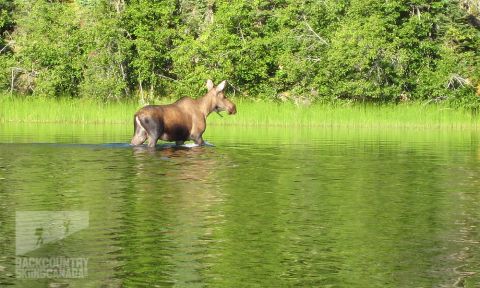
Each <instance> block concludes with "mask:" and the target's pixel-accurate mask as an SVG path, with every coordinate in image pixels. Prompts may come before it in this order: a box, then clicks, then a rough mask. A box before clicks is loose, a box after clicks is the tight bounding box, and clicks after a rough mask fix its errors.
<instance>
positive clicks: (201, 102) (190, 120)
mask: <svg viewBox="0 0 480 288" xmlns="http://www.w3.org/2000/svg"><path fill="white" fill-rule="evenodd" d="M225 86H226V81H223V82H222V83H220V84H219V85H218V86H217V87H214V84H213V82H212V81H211V80H208V81H207V88H208V92H207V94H205V95H204V96H203V97H201V98H199V99H192V98H189V97H183V98H181V99H179V100H177V101H176V102H175V103H172V104H168V105H148V106H145V107H143V108H142V109H140V110H139V111H138V112H137V113H135V116H134V120H133V121H134V129H135V133H134V135H133V138H132V141H131V142H130V143H131V144H132V145H140V144H143V143H144V142H145V141H146V140H147V138H148V146H149V147H155V145H156V143H157V141H158V139H161V140H164V141H175V142H176V143H177V144H183V142H184V141H187V140H193V141H194V142H195V143H196V144H198V145H202V144H204V141H203V138H202V135H203V132H205V129H206V127H207V125H206V119H207V116H208V115H209V114H210V113H212V112H213V111H216V112H220V111H227V112H228V114H235V113H237V108H236V106H235V104H233V103H232V102H231V101H230V100H228V99H227V98H226V97H225V94H224V92H223V91H224V89H225Z"/></svg>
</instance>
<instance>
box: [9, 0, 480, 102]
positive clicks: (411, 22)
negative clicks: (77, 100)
mask: <svg viewBox="0 0 480 288" xmlns="http://www.w3.org/2000/svg"><path fill="white" fill-rule="evenodd" d="M479 7H480V3H479V1H477V0H463V1H453V0H409V1H403V0H391V1H375V0H325V1H317V0H255V1H240V0H157V1H153V0H70V1H68V0H63V1H61V0H0V8H1V12H0V33H1V35H2V38H1V39H0V50H1V52H0V69H1V70H0V86H1V87H0V89H2V90H4V91H9V90H13V92H15V93H18V94H24V95H33V96H44V97H62V96H69V97H88V98H98V99H101V100H109V99H126V98H142V99H151V98H153V97H162V96H170V95H198V94H200V93H201V91H203V90H204V82H205V80H206V79H207V78H212V79H215V80H216V81H219V80H222V79H228V80H229V83H230V84H231V88H230V89H231V91H232V93H235V94H236V95H241V96H242V97H247V98H268V99H276V100H282V101H285V100H288V101H296V102H299V101H300V102H307V103H308V102H310V101H312V100H313V101H335V100H337V99H340V100H347V101H375V102H396V101H409V100H424V101H431V102H437V101H448V102H451V103H454V104H457V105H462V106H477V105H478V103H479V102H480V101H479V100H478V99H479V95H478V94H479V93H480V91H478V92H477V91H476V90H477V89H480V50H479V48H480V28H479V27H480V19H479V10H480V9H479ZM477 87H478V88H477Z"/></svg>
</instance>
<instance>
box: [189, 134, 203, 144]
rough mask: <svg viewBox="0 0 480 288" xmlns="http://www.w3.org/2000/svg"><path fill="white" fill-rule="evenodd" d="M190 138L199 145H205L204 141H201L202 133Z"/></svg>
mask: <svg viewBox="0 0 480 288" xmlns="http://www.w3.org/2000/svg"><path fill="white" fill-rule="evenodd" d="M192 140H193V142H195V144H197V145H199V146H202V145H205V141H203V138H202V135H199V136H197V137H192Z"/></svg>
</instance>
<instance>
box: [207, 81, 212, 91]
mask: <svg viewBox="0 0 480 288" xmlns="http://www.w3.org/2000/svg"><path fill="white" fill-rule="evenodd" d="M207 89H208V91H210V90H212V89H213V81H212V80H210V79H208V80H207Z"/></svg>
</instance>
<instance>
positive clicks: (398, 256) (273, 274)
mask: <svg viewBox="0 0 480 288" xmlns="http://www.w3.org/2000/svg"><path fill="white" fill-rule="evenodd" d="M130 135H131V127H130V126H122V125H117V126H114V125H111V126H108V125H106V126H78V125H59V124H43V125H21V124H15V125H14V124H1V125H0V286H1V287H4V286H8V285H14V286H15V287H164V286H177V287H206V286H208V287H290V286H303V287H455V286H457V287H479V286H480V274H479V273H478V272H480V268H479V267H480V245H479V241H480V228H479V219H480V218H479V216H480V209H479V207H480V193H479V190H480V177H479V176H480V138H479V135H480V131H470V130H458V131H456V130H395V129H387V128H385V129H380V128H377V129H373V130H372V129H348V128H295V129H284V128H253V127H247V128H241V127H209V128H208V130H207V134H206V137H205V138H206V139H207V141H209V142H211V143H213V144H214V145H215V147H197V148H167V147H163V146H159V147H157V149H155V150H151V149H146V148H142V147H140V148H132V147H129V146H128V145H125V144H124V143H126V142H128V141H129V139H130ZM28 211H30V212H28ZM62 211H63V212H62ZM28 213H31V214H28ZM45 213H47V214H45ZM48 213H50V214H48ZM62 213H63V214H62ZM69 213H70V214H69ZM72 213H73V214H72ZM75 213H77V214H75ZM78 213H79V214H78ZM25 215H27V216H25ZM45 215H50V218H48V217H47V218H45ZM59 215H60V216H59ZM62 215H63V216H62ZM75 215H77V216H75ZM78 215H80V216H78ZM85 215H86V216H87V218H85ZM59 217H60V218H59ZM48 219H50V220H48ZM62 221H63V222H62ZM32 223H33V224H32ZM22 229H23V230H22ZM29 229H30V230H29ZM69 229H70V230H69ZM22 231H23V232H22ZM29 233H30V234H29ZM32 237H33V238H32ZM32 239H34V240H32ZM29 241H30V242H29ZM32 241H33V242H32ZM22 245H23V246H22ZM28 245H30V246H28ZM23 248H25V249H23ZM27 248H28V249H27ZM62 257H63V259H77V260H78V259H83V260H85V261H86V262H85V263H83V262H82V263H83V264H78V265H77V264H71V263H70V262H68V263H70V264H65V263H63V264H58V265H57V266H56V264H52V263H51V262H47V261H44V262H40V261H39V262H34V261H35V259H58V258H62ZM19 259H33V260H32V262H21V261H19ZM75 265H76V266H75ZM52 267H53V268H52ZM72 267H73V268H72ZM78 267H80V268H81V269H80V268H79V269H80V270H78V269H77V270H74V269H76V268H78ZM22 269H23V270H22ZM28 269H31V270H28ZM35 269H37V270H35ZM42 269H44V270H45V269H57V270H60V272H61V271H63V272H65V271H70V270H71V271H77V272H78V271H80V272H81V273H80V274H76V275H79V277H80V278H78V279H65V278H59V279H42V278H40V279H38V277H40V276H38V275H40V274H31V275H34V276H35V275H37V276H36V277H37V278H36V279H28V277H27V276H25V275H26V274H20V273H22V271H23V272H25V271H37V272H38V271H44V270H42ZM68 269H70V270H68ZM82 269H83V270H82ZM57 272H58V271H57ZM82 273H83V274H82ZM43 276H45V275H43ZM22 277H27V278H22Z"/></svg>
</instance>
